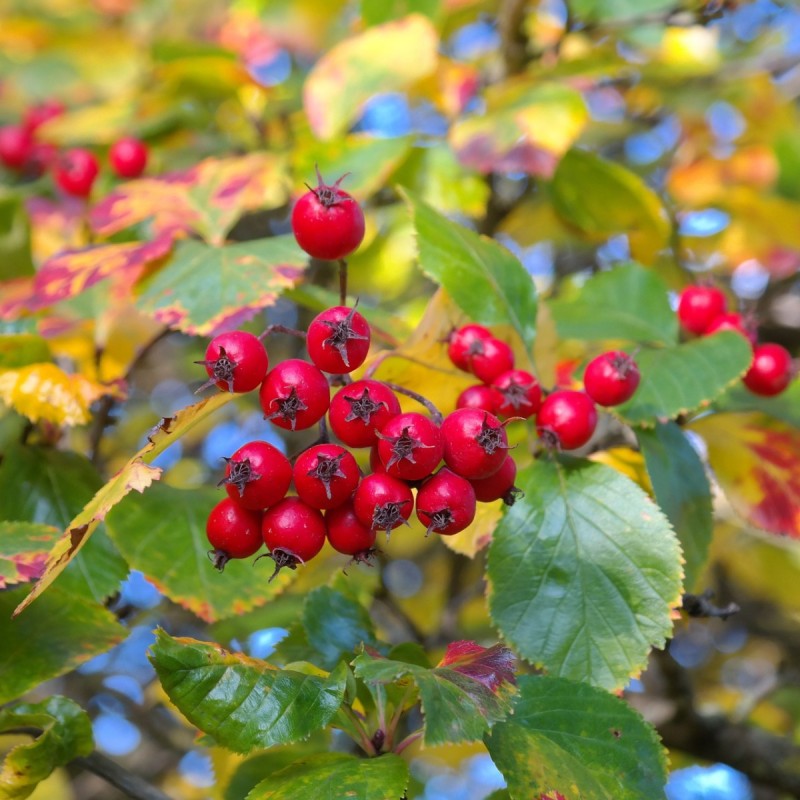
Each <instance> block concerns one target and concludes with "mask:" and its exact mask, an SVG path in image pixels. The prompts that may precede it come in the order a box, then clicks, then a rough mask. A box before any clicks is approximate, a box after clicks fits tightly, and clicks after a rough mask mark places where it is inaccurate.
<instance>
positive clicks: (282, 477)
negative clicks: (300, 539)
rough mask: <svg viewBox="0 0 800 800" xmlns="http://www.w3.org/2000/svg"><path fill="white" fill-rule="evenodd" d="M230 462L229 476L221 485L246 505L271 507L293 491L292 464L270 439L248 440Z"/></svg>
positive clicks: (235, 500) (253, 507) (226, 474)
mask: <svg viewBox="0 0 800 800" xmlns="http://www.w3.org/2000/svg"><path fill="white" fill-rule="evenodd" d="M226 461H227V464H226V466H225V477H224V478H223V479H222V480H221V481H220V484H219V485H224V486H225V491H226V492H227V493H228V497H230V498H231V500H233V501H234V502H235V503H236V504H237V505H240V506H241V507H242V508H247V509H251V510H263V509H265V508H269V507H270V506H274V505H275V503H277V502H278V501H279V500H283V498H284V497H285V496H286V492H288V491H289V485H290V484H291V482H292V465H291V464H290V463H289V459H288V458H286V456H285V455H284V454H283V453H281V451H280V450H278V449H277V448H276V447H273V446H272V445H271V444H269V443H268V442H262V441H255V442H248V443H247V444H245V445H242V447H240V448H239V449H238V450H237V451H236V452H235V453H234V454H233V455H232V456H231V457H230V458H228V459H226Z"/></svg>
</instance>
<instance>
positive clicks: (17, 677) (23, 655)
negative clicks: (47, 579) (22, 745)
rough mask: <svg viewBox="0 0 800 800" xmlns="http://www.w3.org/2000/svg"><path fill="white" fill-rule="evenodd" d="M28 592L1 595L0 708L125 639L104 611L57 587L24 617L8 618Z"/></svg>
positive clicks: (113, 620)
mask: <svg viewBox="0 0 800 800" xmlns="http://www.w3.org/2000/svg"><path fill="white" fill-rule="evenodd" d="M28 590H29V587H27V586H22V587H19V588H17V589H11V590H8V591H4V592H0V642H3V646H2V647H0V675H2V676H3V680H2V681H0V703H5V702H7V701H8V700H12V699H14V698H15V697H19V696H20V695H21V694H24V693H25V692H27V691H28V690H29V689H33V688H34V687H35V686H38V685H39V684H40V683H41V682H42V681H46V680H49V679H50V678H56V677H58V676H59V675H63V674H64V673H66V672H69V671H70V670H72V669H74V668H75V667H77V666H78V665H79V664H83V663H84V662H85V661H88V660H89V659H90V658H92V657H93V656H96V655H98V654H99V653H104V652H106V650H109V649H111V648H112V647H113V646H114V645H115V644H118V643H119V642H121V641H122V640H123V639H124V638H125V636H126V635H127V631H126V629H125V628H124V627H123V626H122V625H120V624H119V623H118V622H117V620H116V619H115V617H114V615H113V614H111V613H110V612H109V611H106V609H105V608H103V607H102V606H100V605H98V604H97V603H96V602H94V601H93V600H89V599H87V598H85V597H83V596H81V595H80V594H77V593H75V592H74V591H73V590H71V589H68V588H63V587H60V586H58V585H56V586H54V587H53V588H52V589H51V591H50V592H48V593H47V594H46V595H45V596H44V597H43V598H42V599H41V601H40V602H39V603H36V604H34V605H33V606H31V608H30V609H29V611H28V612H27V613H26V614H23V615H21V616H19V617H16V618H15V619H11V613H12V612H13V611H14V609H15V608H16V606H17V604H18V603H20V602H21V601H22V599H23V597H25V595H26V594H27V593H28Z"/></svg>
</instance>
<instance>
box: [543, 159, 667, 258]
mask: <svg viewBox="0 0 800 800" xmlns="http://www.w3.org/2000/svg"><path fill="white" fill-rule="evenodd" d="M551 189H552V200H553V206H554V207H555V210H556V212H557V213H558V214H559V215H560V216H561V217H562V218H563V219H564V221H565V222H567V223H569V224H570V225H572V226H573V227H575V228H576V229H577V230H578V231H580V232H581V233H582V234H584V236H586V237H587V238H588V239H589V240H591V241H593V242H598V243H599V242H602V241H604V240H606V239H608V238H609V237H610V236H615V235H617V234H623V233H624V234H626V235H627V236H628V238H629V241H630V245H631V252H632V254H633V257H634V258H636V259H638V260H639V261H642V262H644V263H646V264H649V263H652V262H653V261H654V260H655V257H656V255H657V253H658V252H659V251H660V250H661V249H662V248H663V247H665V246H666V244H667V241H668V238H669V233H670V226H669V222H668V219H667V215H666V212H665V211H664V207H663V206H662V204H661V200H659V198H658V195H657V194H656V193H655V192H654V191H653V190H652V189H650V188H649V187H648V186H647V185H646V184H645V183H644V181H643V180H642V179H641V178H639V177H638V176H637V175H635V174H634V173H633V172H631V171H630V170H628V169H626V168H625V167H623V166H621V165H620V164H616V163H612V162H610V161H604V160H603V159H602V158H599V157H598V156H596V155H593V154H592V153H587V152H586V151H584V150H577V149H573V150H570V151H569V152H568V153H567V154H566V155H565V156H564V158H562V159H561V162H560V163H559V165H558V168H557V169H556V172H555V175H554V176H553V182H552V186H551Z"/></svg>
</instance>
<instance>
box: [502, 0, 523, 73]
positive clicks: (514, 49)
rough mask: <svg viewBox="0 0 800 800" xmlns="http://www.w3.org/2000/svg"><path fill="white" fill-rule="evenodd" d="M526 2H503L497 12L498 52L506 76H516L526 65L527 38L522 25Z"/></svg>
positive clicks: (510, 0)
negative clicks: (500, 54) (501, 56)
mask: <svg viewBox="0 0 800 800" xmlns="http://www.w3.org/2000/svg"><path fill="white" fill-rule="evenodd" d="M527 6H528V0H503V1H502V2H501V3H500V8H499V10H498V12H497V28H498V31H499V33H500V52H501V53H502V55H503V64H504V66H505V72H506V75H516V74H517V73H519V72H522V71H523V70H524V69H525V65H526V64H527V63H528V37H527V36H526V35H525V30H524V27H523V23H524V22H525V11H526V9H527Z"/></svg>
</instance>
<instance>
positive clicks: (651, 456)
mask: <svg viewBox="0 0 800 800" xmlns="http://www.w3.org/2000/svg"><path fill="white" fill-rule="evenodd" d="M636 438H637V439H638V441H639V447H640V448H641V450H642V454H643V455H644V461H645V465H646V467H647V473H648V475H649V476H650V482H651V484H652V486H653V492H654V494H655V498H656V501H657V502H658V504H659V505H660V506H661V510H662V511H663V512H664V513H665V514H666V515H667V519H669V521H670V522H671V523H672V527H673V528H674V529H675V533H676V534H677V535H678V541H679V542H680V543H681V549H682V550H683V558H684V565H683V571H684V583H685V585H686V588H687V590H691V589H692V588H694V584H695V581H696V580H697V578H698V576H699V575H700V572H701V570H702V569H703V567H704V566H705V563H706V560H707V559H708V549H709V546H710V545H711V535H712V533H713V530H714V518H713V509H712V505H711V487H710V486H709V483H708V478H707V477H706V471H705V469H704V468H703V462H702V461H701V460H700V457H699V456H698V455H697V453H696V452H695V450H694V448H693V447H692V446H691V444H689V442H688V441H687V439H686V436H685V435H684V433H683V431H682V430H681V429H680V428H679V427H678V426H677V425H675V423H673V422H668V423H667V424H665V425H656V427H655V428H654V429H652V430H639V431H637V433H636Z"/></svg>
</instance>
